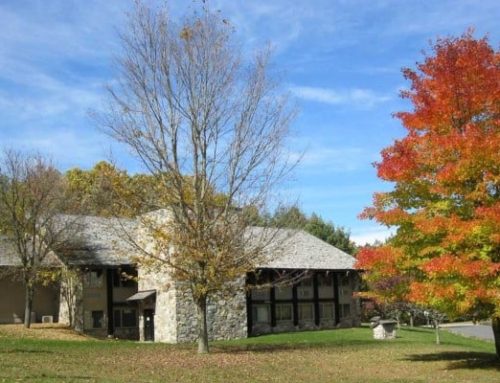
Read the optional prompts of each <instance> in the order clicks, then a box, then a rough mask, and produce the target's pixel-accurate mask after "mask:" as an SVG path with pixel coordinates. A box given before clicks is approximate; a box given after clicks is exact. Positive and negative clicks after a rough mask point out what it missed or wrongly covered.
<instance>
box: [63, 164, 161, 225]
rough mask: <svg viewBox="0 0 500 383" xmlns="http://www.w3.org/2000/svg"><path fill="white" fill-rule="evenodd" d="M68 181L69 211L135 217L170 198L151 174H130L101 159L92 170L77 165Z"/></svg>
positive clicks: (70, 171)
mask: <svg viewBox="0 0 500 383" xmlns="http://www.w3.org/2000/svg"><path fill="white" fill-rule="evenodd" d="M64 177H65V178H66V182H67V185H68V187H67V195H68V199H69V200H70V201H72V204H71V205H70V204H68V205H67V206H66V207H65V208H66V213H70V214H86V215H97V216H118V217H135V216H137V215H139V214H142V213H146V212H148V211H152V210H154V209H158V208H159V207H161V206H162V202H161V201H162V200H164V199H165V198H168V195H169V193H168V189H166V188H165V187H164V185H163V184H161V183H160V182H158V179H157V178H155V177H154V176H152V175H149V174H141V173H138V174H134V175H129V174H128V173H127V171H125V170H122V169H120V168H118V167H117V166H116V165H114V164H112V163H109V162H106V161H100V162H98V163H96V164H95V165H94V167H93V168H92V169H89V170H84V169H79V168H73V169H70V170H68V171H67V172H66V173H65V174H64Z"/></svg>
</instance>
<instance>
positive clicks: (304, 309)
mask: <svg viewBox="0 0 500 383" xmlns="http://www.w3.org/2000/svg"><path fill="white" fill-rule="evenodd" d="M313 319H314V310H313V305H312V303H300V304H299V320H301V321H312V320H313Z"/></svg>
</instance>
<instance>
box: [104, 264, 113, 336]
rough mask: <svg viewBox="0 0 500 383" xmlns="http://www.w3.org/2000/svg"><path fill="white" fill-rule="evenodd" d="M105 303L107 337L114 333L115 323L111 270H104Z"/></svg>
mask: <svg viewBox="0 0 500 383" xmlns="http://www.w3.org/2000/svg"><path fill="white" fill-rule="evenodd" d="M106 302H107V311H108V335H113V334H114V333H115V321H114V312H113V269H110V268H107V269H106Z"/></svg>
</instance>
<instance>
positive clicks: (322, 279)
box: [318, 274, 333, 288]
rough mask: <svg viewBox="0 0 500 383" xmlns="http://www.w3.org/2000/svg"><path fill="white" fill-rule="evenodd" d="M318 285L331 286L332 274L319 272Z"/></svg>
mask: <svg viewBox="0 0 500 383" xmlns="http://www.w3.org/2000/svg"><path fill="white" fill-rule="evenodd" d="M318 286H319V287H332V288H333V278H332V274H329V275H326V274H319V275H318Z"/></svg>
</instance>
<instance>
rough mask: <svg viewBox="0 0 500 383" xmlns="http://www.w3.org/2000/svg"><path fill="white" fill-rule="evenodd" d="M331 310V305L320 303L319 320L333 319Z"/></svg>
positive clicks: (332, 307)
mask: <svg viewBox="0 0 500 383" xmlns="http://www.w3.org/2000/svg"><path fill="white" fill-rule="evenodd" d="M333 310H334V306H333V303H329V302H328V303H326V302H322V303H320V304H319V317H320V318H321V319H333V318H334V315H333Z"/></svg>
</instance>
